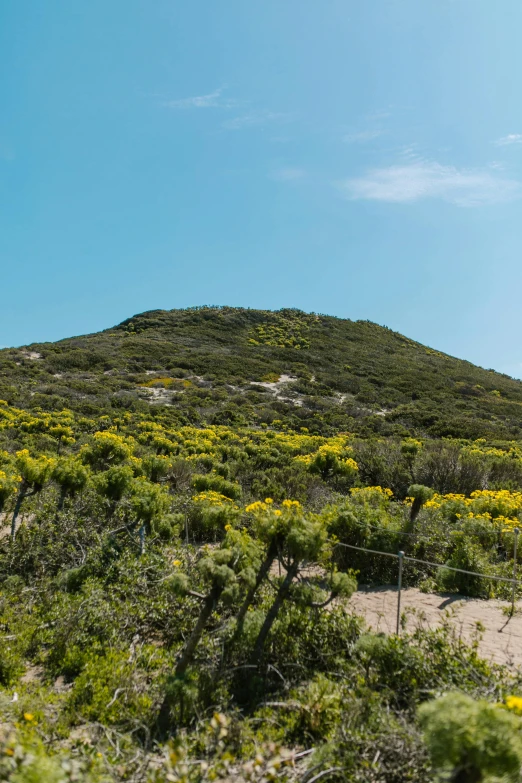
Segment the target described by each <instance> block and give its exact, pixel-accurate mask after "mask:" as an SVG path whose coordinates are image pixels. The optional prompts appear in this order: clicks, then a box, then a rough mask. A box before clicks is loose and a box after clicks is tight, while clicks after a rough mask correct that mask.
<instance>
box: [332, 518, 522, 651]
mask: <svg viewBox="0 0 522 783" xmlns="http://www.w3.org/2000/svg"><path fill="white" fill-rule="evenodd" d="M513 532H514V534H515V541H514V552H513V554H514V557H513V576H512V577H507V576H498V575H497V574H484V573H479V572H478V571H468V570H466V569H464V568H455V567H453V566H448V565H446V564H445V563H434V562H433V561H430V560H421V559H420V558H418V557H411V556H410V555H405V554H404V552H403V551H402V550H401V551H399V552H397V553H394V552H382V551H381V550H378V549H369V548H367V547H364V546H356V545H355V544H344V543H342V542H341V541H336V542H335V544H334V547H344V548H346V549H355V550H357V551H359V552H368V553H369V554H372V555H382V556H383V557H392V558H395V559H396V560H397V563H398V576H397V622H396V634H397V636H400V632H401V598H402V590H403V584H402V583H403V571H404V563H405V562H410V563H416V564H418V565H426V566H429V567H431V568H437V569H438V568H444V569H445V570H446V571H452V572H454V573H459V574H465V575H468V576H475V577H480V578H481V579H492V580H493V581H496V582H504V583H508V584H511V585H512V592H511V614H513V613H514V611H515V597H516V590H517V587H520V588H522V581H520V580H518V579H517V550H518V536H519V533H520V531H519V529H518V528H515V529H514V531H513Z"/></svg>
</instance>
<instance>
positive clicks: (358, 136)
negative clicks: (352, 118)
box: [343, 130, 384, 144]
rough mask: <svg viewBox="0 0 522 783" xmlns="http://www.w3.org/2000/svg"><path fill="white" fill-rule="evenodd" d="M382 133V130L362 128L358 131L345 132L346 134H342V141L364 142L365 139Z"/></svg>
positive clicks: (350, 142)
mask: <svg viewBox="0 0 522 783" xmlns="http://www.w3.org/2000/svg"><path fill="white" fill-rule="evenodd" d="M383 133H384V131H382V130H364V131H359V132H358V133H347V134H346V136H343V141H346V142H347V143H348V144H364V143H365V142H367V141H372V139H377V138H379V136H382V135H383Z"/></svg>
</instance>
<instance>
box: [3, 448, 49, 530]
mask: <svg viewBox="0 0 522 783" xmlns="http://www.w3.org/2000/svg"><path fill="white" fill-rule="evenodd" d="M15 464H16V468H17V470H18V472H19V474H20V476H21V477H22V480H21V482H20V485H19V489H18V495H17V498H16V503H15V507H14V511H13V517H12V519H11V539H12V540H14V538H15V536H16V520H17V518H18V515H19V513H20V509H21V508H22V504H23V502H24V500H25V499H26V498H27V497H30V496H31V495H36V494H38V492H41V491H42V489H43V487H44V484H45V482H46V481H47V479H48V478H49V474H50V473H51V471H52V469H53V466H54V461H53V460H52V459H49V458H48V457H45V456H39V457H31V455H30V454H29V451H28V450H27V449H23V450H22V451H18V452H17V453H16V460H15Z"/></svg>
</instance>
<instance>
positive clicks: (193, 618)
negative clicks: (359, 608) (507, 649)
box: [0, 308, 522, 783]
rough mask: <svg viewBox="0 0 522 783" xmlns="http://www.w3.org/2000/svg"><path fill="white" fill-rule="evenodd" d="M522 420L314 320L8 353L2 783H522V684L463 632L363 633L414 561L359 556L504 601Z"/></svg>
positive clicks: (521, 463)
mask: <svg viewBox="0 0 522 783" xmlns="http://www.w3.org/2000/svg"><path fill="white" fill-rule="evenodd" d="M521 401H522V384H521V383H520V382H518V381H515V380H513V379H510V378H508V377H507V376H503V375H499V374H498V373H495V372H493V371H490V370H482V369H480V368H477V367H474V366H473V365H471V364H469V363H467V362H463V361H460V360H457V359H454V358H451V357H448V356H445V355H443V354H440V353H438V352H437V351H434V350H432V349H428V348H425V347H423V346H422V345H419V344H418V343H414V342H412V341H410V340H408V339H407V338H404V337H402V336H401V335H398V334H396V333H394V332H391V331H390V330H388V329H385V328H383V327H379V326H376V325H375V324H371V323H368V322H355V323H354V322H351V321H344V320H340V319H335V318H330V317H327V316H322V315H321V316H318V315H309V314H305V313H301V312H299V311H295V310H282V311H279V312H277V313H271V312H267V311H255V310H242V309H233V308H199V309H193V310H183V311H171V312H163V311H154V312H151V313H144V314H142V315H139V316H135V317H133V318H132V319H129V320H127V321H125V322H123V323H122V324H120V325H119V326H117V327H115V328H112V329H109V330H107V331H105V332H101V333H99V334H95V335H89V336H86V337H79V338H71V339H68V340H63V341H61V342H58V343H52V344H51V343H45V344H33V345H30V346H27V347H24V348H17V349H5V350H3V351H1V352H0V780H2V781H3V780H6V781H9V782H10V783H43V781H46V782H47V781H51V783H62V781H86V783H89V782H90V783H101V781H107V783H109V781H113V782H116V781H122V782H123V781H133V782H134V783H167V781H177V782H178V783H196V781H198V782H199V781H213V780H227V781H232V780H234V781H240V783H241V781H259V783H261V781H263V783H265V782H268V781H301V783H312V781H313V782H314V783H315V781H319V780H323V781H334V782H339V781H348V782H349V783H363V781H364V782H365V783H366V782H367V781H370V782H372V781H379V782H382V783H402V782H403V781H415V782H420V783H424V782H425V783H435V781H437V780H440V779H441V777H440V776H441V775H442V776H443V778H442V779H448V780H449V779H451V780H454V781H460V783H478V781H488V780H489V781H493V780H500V779H502V780H509V781H520V772H521V765H522V717H521V716H522V677H521V675H520V673H519V672H517V671H512V670H509V669H507V668H505V667H500V666H497V665H494V664H491V663H489V662H487V661H484V660H481V659H480V658H479V656H478V652H477V650H478V646H477V644H474V645H471V646H467V645H466V644H464V642H463V641H462V639H460V637H459V636H458V633H456V632H455V631H453V630H452V628H451V624H450V623H449V622H448V623H447V624H446V625H444V626H443V627H442V628H440V629H438V630H427V629H423V628H422V626H419V628H418V629H417V630H416V631H414V632H413V633H406V632H405V633H403V634H402V635H401V636H400V637H399V636H396V635H390V636H387V637H386V636H384V635H380V634H374V633H371V632H369V631H368V629H366V628H365V626H364V621H363V619H362V618H359V617H357V616H355V615H354V614H353V612H352V611H351V608H350V597H351V596H352V594H353V592H354V590H356V589H357V583H358V582H359V583H363V584H374V585H378V584H385V583H390V582H392V583H394V582H395V581H396V579H397V561H396V559H395V558H392V557H389V556H382V555H378V554H374V553H363V552H361V551H359V550H354V549H351V548H350V547H351V546H356V547H361V546H362V547H366V548H368V549H371V550H375V551H377V552H384V553H388V554H395V553H397V551H398V550H399V549H401V550H403V551H405V552H406V553H407V554H409V555H411V556H413V557H415V558H417V559H418V560H425V561H429V562H430V563H434V564H436V565H434V566H432V565H426V564H423V563H421V562H417V563H409V564H408V565H407V567H406V568H405V571H404V584H405V585H418V586H420V587H421V589H423V590H426V591H451V592H452V593H460V594H462V595H471V596H477V597H481V598H484V599H488V598H490V597H492V596H496V597H499V598H505V599H510V598H511V594H512V589H513V586H512V585H511V584H509V583H504V582H501V581H495V580H494V579H491V578H490V577H491V576H497V577H498V576H500V577H508V578H509V577H511V575H512V573H513V567H514V559H515V558H517V559H518V560H520V557H521V556H522V552H521V547H520V546H519V548H518V551H517V549H516V543H515V542H516V540H517V535H518V534H517V532H516V531H517V529H518V526H519V525H520V523H521V519H522V517H521V515H522V443H521V441H520V417H519V410H520V403H521ZM451 568H460V569H463V570H464V571H466V572H473V573H471V574H470V573H461V572H456V571H452V570H451ZM474 574H478V575H474ZM521 593H522V591H521V589H520V584H519V585H516V586H515V594H516V597H517V598H520V597H521ZM479 633H480V629H477V634H479ZM444 776H445V777H444Z"/></svg>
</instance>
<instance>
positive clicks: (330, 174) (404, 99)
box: [0, 0, 522, 377]
mask: <svg viewBox="0 0 522 783" xmlns="http://www.w3.org/2000/svg"><path fill="white" fill-rule="evenodd" d="M520 29H522V3H520V0H499V1H498V2H497V3H492V2H491V0H422V2H419V0H364V2H361V1H360V0H263V2H258V3H251V2H245V0H222V2H219V3H218V2H214V0H190V2H187V1H186V0H110V2H107V0H89V2H88V3H82V2H71V0H51V2H49V0H3V2H2V4H1V6H0V70H1V73H2V76H3V78H2V79H1V80H0V105H1V107H2V109H1V112H0V271H1V288H2V293H3V296H2V298H1V307H0V345H5V346H7V345H19V344H23V343H29V342H33V341H42V340H55V339H59V338H61V337H67V336H70V335H73V334H81V333H85V332H90V331H96V330H98V329H102V328H105V327H108V326H111V325H113V324H115V323H118V322H119V321H121V320H122V319H123V318H125V317H128V316H130V315H133V314H135V313H138V312H142V311H144V310H149V309H155V308H166V309H170V308H174V307H187V306H191V305H197V304H230V305H236V306H248V307H261V308H279V307H284V306H292V307H299V308H301V309H303V310H310V311H315V312H322V313H330V314H333V315H338V316H341V317H348V318H352V319H358V318H363V319H364V318H368V319H370V320H373V321H376V322H378V323H381V324H385V325H387V326H389V327H391V328H393V329H396V330H398V331H401V332H403V333H405V334H406V335H408V336H409V337H412V338H414V339H417V340H419V341H421V342H424V343H426V344H429V345H431V346H433V347H436V348H438V349H440V350H443V351H446V352H448V353H451V354H453V355H457V356H460V357H462V358H467V359H469V360H471V361H473V362H476V363H478V364H481V365H483V366H485V367H493V368H495V369H498V370H501V371H502V372H507V373H508V374H510V375H514V376H516V377H519V376H522V345H521V342H520V339H519V336H520V331H521V321H522V315H521V312H522V309H521V307H520V299H521V297H522V285H521V283H522V221H521V215H522V212H521V210H522V103H521V101H520V83H521V76H522V48H521V47H520V41H519V39H520Z"/></svg>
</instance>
